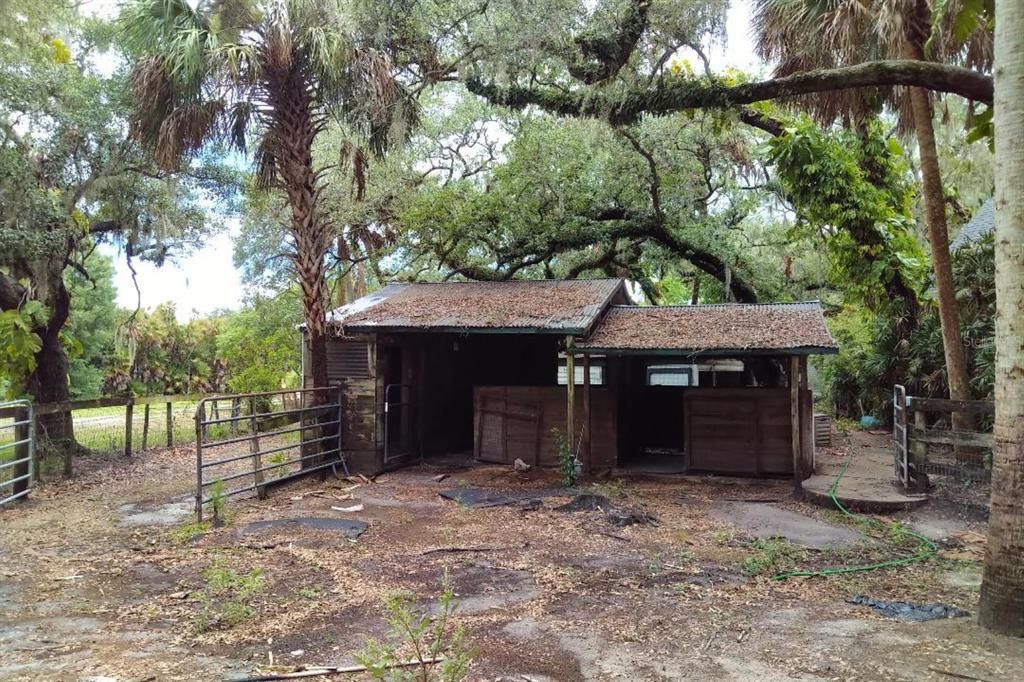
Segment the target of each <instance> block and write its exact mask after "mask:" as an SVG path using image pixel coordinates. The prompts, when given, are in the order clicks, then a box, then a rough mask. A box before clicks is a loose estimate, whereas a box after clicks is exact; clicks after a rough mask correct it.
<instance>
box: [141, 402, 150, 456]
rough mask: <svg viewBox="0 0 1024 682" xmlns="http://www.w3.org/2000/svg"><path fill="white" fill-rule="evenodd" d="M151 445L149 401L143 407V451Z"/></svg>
mask: <svg viewBox="0 0 1024 682" xmlns="http://www.w3.org/2000/svg"><path fill="white" fill-rule="evenodd" d="M148 445H149V403H146V406H145V407H143V408H142V451H143V452H145V450H146V447H147V446H148Z"/></svg>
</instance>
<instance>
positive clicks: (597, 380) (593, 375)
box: [558, 357, 605, 386]
mask: <svg viewBox="0 0 1024 682" xmlns="http://www.w3.org/2000/svg"><path fill="white" fill-rule="evenodd" d="M565 363H566V360H565V358H564V357H560V358H558V385H559V386H565V384H566V377H567V376H568V370H567V369H566V364H565ZM573 371H574V374H575V375H576V385H577V386H582V385H583V360H581V359H580V358H578V357H577V358H576V363H575V365H574V366H573ZM604 371H605V361H604V360H603V359H601V360H597V359H592V360H591V361H590V384H591V386H603V385H604Z"/></svg>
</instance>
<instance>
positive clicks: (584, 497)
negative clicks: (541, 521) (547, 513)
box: [555, 493, 612, 512]
mask: <svg viewBox="0 0 1024 682" xmlns="http://www.w3.org/2000/svg"><path fill="white" fill-rule="evenodd" d="M611 506H612V503H611V502H610V501H609V500H608V498H607V497H605V496H604V495H591V494H589V493H583V494H581V495H577V496H576V497H574V498H573V499H572V501H571V502H567V503H565V504H563V505H562V506H560V507H555V510H556V511H560V512H580V511H605V510H607V509H611Z"/></svg>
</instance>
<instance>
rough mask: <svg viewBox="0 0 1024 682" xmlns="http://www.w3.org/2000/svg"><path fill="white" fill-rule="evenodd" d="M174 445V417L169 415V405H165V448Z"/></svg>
mask: <svg viewBox="0 0 1024 682" xmlns="http://www.w3.org/2000/svg"><path fill="white" fill-rule="evenodd" d="M173 445H174V415H173V414H172V413H171V404H170V403H167V447H171V446H173Z"/></svg>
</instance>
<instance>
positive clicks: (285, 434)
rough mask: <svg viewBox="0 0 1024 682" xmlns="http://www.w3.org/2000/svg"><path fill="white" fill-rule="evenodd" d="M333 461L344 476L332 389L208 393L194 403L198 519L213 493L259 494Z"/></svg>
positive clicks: (337, 392) (337, 403)
mask: <svg viewBox="0 0 1024 682" xmlns="http://www.w3.org/2000/svg"><path fill="white" fill-rule="evenodd" d="M222 414H223V416H222ZM238 450H243V452H242V453H239V452H238ZM339 465H340V466H341V467H342V469H343V470H344V472H345V474H346V475H348V464H347V463H346V462H345V456H344V453H343V452H342V400H341V389H340V388H338V387H331V388H304V389H295V390H288V391H270V392H266V393H242V394H237V395H225V396H213V397H209V398H203V399H202V400H200V401H199V404H198V405H197V406H196V518H197V519H198V520H199V521H202V520H203V508H204V506H206V505H207V504H210V503H211V501H213V500H215V499H219V500H225V499H227V498H229V497H233V496H235V495H242V494H244V493H255V494H256V495H257V496H259V497H261V498H262V497H265V495H266V492H267V487H268V486H269V485H270V484H272V483H276V482H282V481H287V480H290V479H293V478H297V477H299V476H305V475H306V474H309V473H312V472H315V471H321V470H323V469H327V468H331V469H335V472H336V471H337V469H336V468H337V467H338V466H339ZM228 484H230V486H229V485H228Z"/></svg>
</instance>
